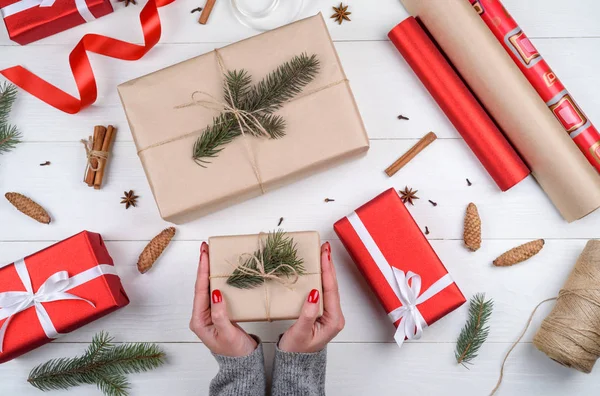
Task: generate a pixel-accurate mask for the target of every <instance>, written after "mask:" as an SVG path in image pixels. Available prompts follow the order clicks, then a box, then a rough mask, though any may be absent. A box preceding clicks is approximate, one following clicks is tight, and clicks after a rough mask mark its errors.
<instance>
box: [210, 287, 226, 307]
mask: <svg viewBox="0 0 600 396" xmlns="http://www.w3.org/2000/svg"><path fill="white" fill-rule="evenodd" d="M221 301H223V296H222V295H221V290H218V289H217V290H213V292H212V302H213V304H218V303H220V302H221Z"/></svg>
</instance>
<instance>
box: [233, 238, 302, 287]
mask: <svg viewBox="0 0 600 396" xmlns="http://www.w3.org/2000/svg"><path fill="white" fill-rule="evenodd" d="M253 254H254V257H256V258H257V259H259V260H261V262H262V263H263V264H264V270H265V273H271V271H274V272H273V273H272V274H273V275H275V276H278V277H282V276H291V275H293V274H294V270H295V272H296V273H297V274H298V275H303V274H304V273H305V269H304V261H303V260H302V259H301V258H298V249H297V246H296V244H295V243H294V239H293V238H291V237H289V236H286V233H285V232H284V231H283V230H277V231H274V232H270V233H269V235H268V236H267V240H266V241H265V245H264V247H263V248H262V249H259V250H257V251H255V252H254V253H253ZM282 264H286V265H288V266H289V267H288V266H282ZM242 266H243V267H246V268H250V269H252V270H257V269H258V263H257V261H256V260H255V259H253V258H248V259H247V260H245V261H244V263H243V264H242ZM290 267H291V268H290ZM264 282H265V278H264V277H262V276H260V275H253V274H247V273H244V272H243V270H239V269H236V270H235V271H233V273H232V274H231V276H230V277H229V278H228V279H227V284H228V285H231V286H233V287H237V288H238V289H252V288H254V287H257V286H260V285H262V284H263V283H264Z"/></svg>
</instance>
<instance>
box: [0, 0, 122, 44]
mask: <svg viewBox="0 0 600 396" xmlns="http://www.w3.org/2000/svg"><path fill="white" fill-rule="evenodd" d="M19 1H22V0H0V9H2V8H4V7H6V6H8V5H11V4H14V3H18V2H19ZM41 1H42V0H40V2H41ZM85 1H86V4H87V8H88V9H89V11H90V13H91V14H92V15H93V16H94V17H96V18H100V17H102V16H104V15H107V14H110V13H111V12H112V11H113V8H112V5H111V4H110V0H85ZM4 23H5V24H6V29H7V30H8V35H9V37H10V38H11V40H13V41H15V42H17V43H19V44H21V45H25V44H29V43H32V42H34V41H37V40H40V39H42V38H44V37H48V36H52V35H53V34H56V33H59V32H62V31H64V30H67V29H70V28H72V27H74V26H77V25H81V24H83V23H85V19H84V18H83V17H82V16H81V14H80V13H79V11H78V10H77V7H76V5H75V0H55V3H54V4H53V5H52V6H50V7H39V6H36V7H33V8H29V9H27V10H23V11H20V12H19V13H16V14H13V15H10V16H7V17H5V18H4Z"/></svg>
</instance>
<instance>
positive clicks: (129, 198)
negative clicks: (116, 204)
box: [121, 190, 139, 209]
mask: <svg viewBox="0 0 600 396" xmlns="http://www.w3.org/2000/svg"><path fill="white" fill-rule="evenodd" d="M123 194H125V196H124V197H121V199H122V201H121V203H122V204H125V209H129V207H130V206H133V207H135V206H136V204H137V199H138V198H139V197H138V196H137V195H135V193H134V192H133V190H129V192H127V191H125V192H123Z"/></svg>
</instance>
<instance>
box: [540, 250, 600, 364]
mask: <svg viewBox="0 0 600 396" xmlns="http://www.w3.org/2000/svg"><path fill="white" fill-rule="evenodd" d="M533 344H534V345H535V346H536V348H537V349H539V350H540V351H542V352H544V353H545V354H546V355H548V357H549V358H550V359H552V360H555V361H557V362H558V363H560V364H562V365H563V366H567V367H572V368H574V369H577V370H579V371H582V372H584V373H589V372H591V371H592V368H593V367H594V363H596V360H597V359H598V358H599V357H600V241H588V243H587V245H586V246H585V249H583V252H582V253H581V255H580V256H579V259H578V260H577V264H575V268H574V269H573V272H571V275H569V278H568V279H567V282H566V283H565V285H564V286H563V288H562V289H561V291H560V292H559V293H558V297H557V301H556V305H555V306H554V309H553V310H552V312H550V315H548V317H546V319H544V321H543V322H542V325H541V327H540V329H539V330H538V332H537V334H536V335H535V337H534V339H533Z"/></svg>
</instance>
